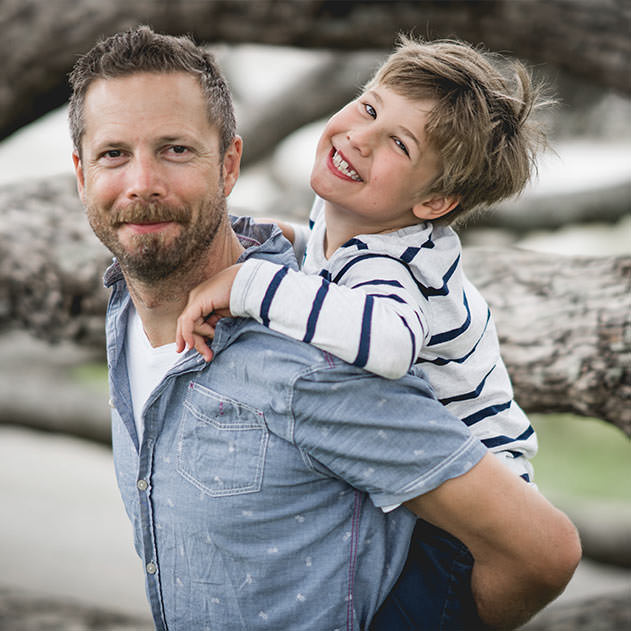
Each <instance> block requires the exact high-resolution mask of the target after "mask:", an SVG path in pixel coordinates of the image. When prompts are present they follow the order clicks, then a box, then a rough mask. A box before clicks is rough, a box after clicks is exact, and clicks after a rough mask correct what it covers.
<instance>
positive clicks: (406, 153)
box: [392, 137, 410, 156]
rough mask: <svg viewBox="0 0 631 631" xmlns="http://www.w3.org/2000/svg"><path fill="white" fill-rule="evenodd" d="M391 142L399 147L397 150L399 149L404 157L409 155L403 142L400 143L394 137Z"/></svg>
mask: <svg viewBox="0 0 631 631" xmlns="http://www.w3.org/2000/svg"><path fill="white" fill-rule="evenodd" d="M392 140H394V144H395V145H396V146H397V147H399V149H401V151H403V153H404V154H405V155H406V156H409V155H410V152H409V151H408V148H407V147H406V146H405V144H404V143H403V142H401V141H400V140H399V139H398V138H396V137H394V138H393V139H392Z"/></svg>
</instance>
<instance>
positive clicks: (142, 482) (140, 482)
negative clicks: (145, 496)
mask: <svg viewBox="0 0 631 631" xmlns="http://www.w3.org/2000/svg"><path fill="white" fill-rule="evenodd" d="M136 486H137V487H138V488H139V489H140V490H141V491H146V490H147V488H148V486H149V485H148V484H147V480H138V482H136Z"/></svg>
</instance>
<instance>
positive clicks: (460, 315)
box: [230, 200, 537, 480]
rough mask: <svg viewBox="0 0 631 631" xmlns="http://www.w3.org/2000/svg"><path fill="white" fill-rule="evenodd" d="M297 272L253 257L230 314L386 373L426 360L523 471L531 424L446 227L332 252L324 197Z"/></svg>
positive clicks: (432, 376)
mask: <svg viewBox="0 0 631 631" xmlns="http://www.w3.org/2000/svg"><path fill="white" fill-rule="evenodd" d="M311 224H312V231H311V234H310V237H309V241H308V244H307V250H306V256H305V260H304V262H303V266H302V271H301V272H296V271H293V270H290V269H288V268H287V267H281V266H279V265H276V264H274V263H270V262H267V261H261V260H253V259H251V260H248V261H247V262H246V263H245V264H244V265H243V266H242V268H241V270H240V271H239V273H238V274H237V277H236V279H235V283H234V285H233V288H232V293H231V299H230V310H231V312H232V313H233V315H236V316H245V317H253V318H256V319H257V320H258V321H259V322H262V323H263V324H265V325H266V326H269V327H270V328H272V329H275V330H277V331H279V332H282V333H284V334H286V335H289V336H290V337H293V338H295V339H298V340H302V341H304V342H308V343H310V344H313V345H315V346H318V347H319V348H321V349H322V350H325V351H328V352H330V353H331V354H333V355H336V356H338V357H340V358H341V359H343V360H345V361H347V362H349V363H351V364H354V365H356V366H361V367H363V368H365V369H366V370H369V371H371V372H374V373H376V374H379V375H381V376H384V377H387V378H398V377H400V376H402V375H403V374H405V373H406V372H407V371H408V370H413V371H418V370H422V371H423V372H424V373H425V375H426V376H427V378H428V379H429V381H430V383H431V384H432V387H433V388H434V391H435V393H436V396H437V398H438V399H439V400H440V401H441V402H442V403H443V404H444V405H445V406H446V407H447V408H448V409H449V410H450V411H451V412H452V413H453V414H454V415H455V416H457V417H459V418H460V419H461V420H462V421H463V422H464V423H465V424H467V425H468V426H469V427H470V429H471V431H472V433H473V434H474V435H475V436H477V437H478V438H479V439H480V440H481V441H482V443H483V444H485V445H486V446H487V447H488V448H489V449H490V450H491V451H493V452H495V453H496V454H497V455H499V456H501V457H502V458H503V459H504V460H505V462H506V464H507V465H508V466H509V467H510V468H511V469H513V470H514V471H515V472H516V473H517V474H518V475H521V476H522V477H524V479H526V480H531V479H532V467H531V465H530V462H529V461H528V460H529V459H530V458H532V457H533V456H534V455H535V453H536V451H537V439H536V435H535V433H534V430H533V428H532V426H531V424H530V422H529V420H528V418H527V417H526V415H525V414H524V412H523V411H522V410H521V408H520V407H519V406H518V405H517V403H516V402H515V401H514V399H513V391H512V386H511V383H510V379H509V376H508V373H507V371H506V368H505V366H504V363H503V361H502V358H501V355H500V349H499V341H498V338H497V333H496V330H495V324H494V321H493V317H492V315H491V312H490V309H489V307H488V305H487V303H486V301H485V300H484V298H483V297H482V296H481V294H480V293H479V292H478V291H477V289H476V288H475V287H474V286H473V285H472V284H471V283H470V282H469V280H468V279H467V277H466V276H465V274H464V271H463V268H462V261H461V246H460V241H459V239H458V236H457V235H456V233H455V232H454V231H453V230H452V229H451V228H449V227H444V226H435V225H433V224H430V223H423V224H417V225H413V226H408V227H406V228H403V229H401V230H398V231H396V232H391V233H385V234H367V235H357V236H356V237H355V238H353V239H351V240H350V241H348V242H346V243H345V244H344V245H343V246H342V247H340V248H338V250H336V252H335V253H334V254H333V255H332V256H331V257H330V258H329V259H327V258H326V257H325V255H324V236H325V231H326V225H325V222H324V213H323V210H322V203H321V200H316V203H315V205H314V210H313V211H312V217H311Z"/></svg>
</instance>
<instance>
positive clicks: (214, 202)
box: [87, 188, 226, 284]
mask: <svg viewBox="0 0 631 631" xmlns="http://www.w3.org/2000/svg"><path fill="white" fill-rule="evenodd" d="M87 215H88V221H89V222H90V225H91V226H92V229H93V230H94V233H95V234H96V236H97V237H98V238H99V239H100V240H101V241H102V242H103V244H104V245H105V246H106V247H107V248H108V249H109V250H110V251H111V252H112V254H113V255H114V256H115V257H116V258H117V259H118V261H119V263H120V265H121V267H122V269H123V271H124V272H125V273H126V274H128V275H129V276H130V277H131V278H133V279H135V280H138V281H141V282H143V283H147V284H155V283H157V282H159V281H164V280H166V279H168V278H172V277H181V276H184V275H186V274H187V273H188V272H190V270H191V269H193V268H194V267H195V265H196V264H199V265H203V264H204V261H205V254H206V253H207V251H208V248H209V246H210V244H211V243H212V241H213V239H214V237H215V235H216V234H217V230H218V228H219V226H220V225H221V223H222V221H223V220H224V219H225V217H226V199H225V197H224V195H223V193H222V190H221V188H220V189H219V190H218V191H217V195H216V196H215V198H213V199H209V200H206V201H205V202H203V203H202V204H201V206H200V208H199V213H198V215H197V217H196V218H194V217H193V212H192V210H191V209H190V208H186V207H177V206H169V205H167V204H162V203H158V202H151V203H140V202H139V203H136V204H133V205H131V206H127V207H125V208H124V209H116V208H115V207H113V208H111V209H110V210H109V211H107V210H106V211H104V210H102V209H100V208H98V207H96V206H95V205H93V204H90V205H89V206H88V208H87ZM168 221H172V222H176V223H178V224H179V225H180V232H179V234H178V235H177V236H175V237H173V236H172V235H166V234H162V233H161V232H155V233H152V232H150V233H146V234H134V235H132V237H131V245H127V246H124V245H123V244H122V243H121V242H120V240H119V238H118V228H119V227H120V225H121V224H123V223H138V224H142V223H159V222H168Z"/></svg>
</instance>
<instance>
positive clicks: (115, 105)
mask: <svg viewBox="0 0 631 631" xmlns="http://www.w3.org/2000/svg"><path fill="white" fill-rule="evenodd" d="M84 123H85V131H86V133H87V134H88V135H95V134H97V135H99V136H101V135H102V134H106V135H109V134H111V133H116V132H122V131H125V132H127V133H129V132H132V131H137V132H141V131H144V132H147V131H152V133H154V134H158V135H160V136H161V137H167V136H168V137H173V138H176V137H179V136H181V135H182V134H189V135H191V136H195V135H198V134H200V133H203V134H206V133H208V132H211V131H212V132H214V133H215V134H216V133H217V131H216V129H215V127H214V126H213V125H211V124H210V122H209V120H208V109H207V103H206V99H205V98H204V95H203V93H202V90H201V86H200V84H199V81H198V80H197V79H196V77H194V76H193V75H190V74H187V73H184V72H178V73H175V72H169V73H146V72H143V73H134V74H132V75H125V76H123V77H115V78H108V79H104V78H99V79H96V80H95V81H94V82H93V83H92V84H91V85H90V87H89V88H88V90H87V92H86V98H85V104H84Z"/></svg>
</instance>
